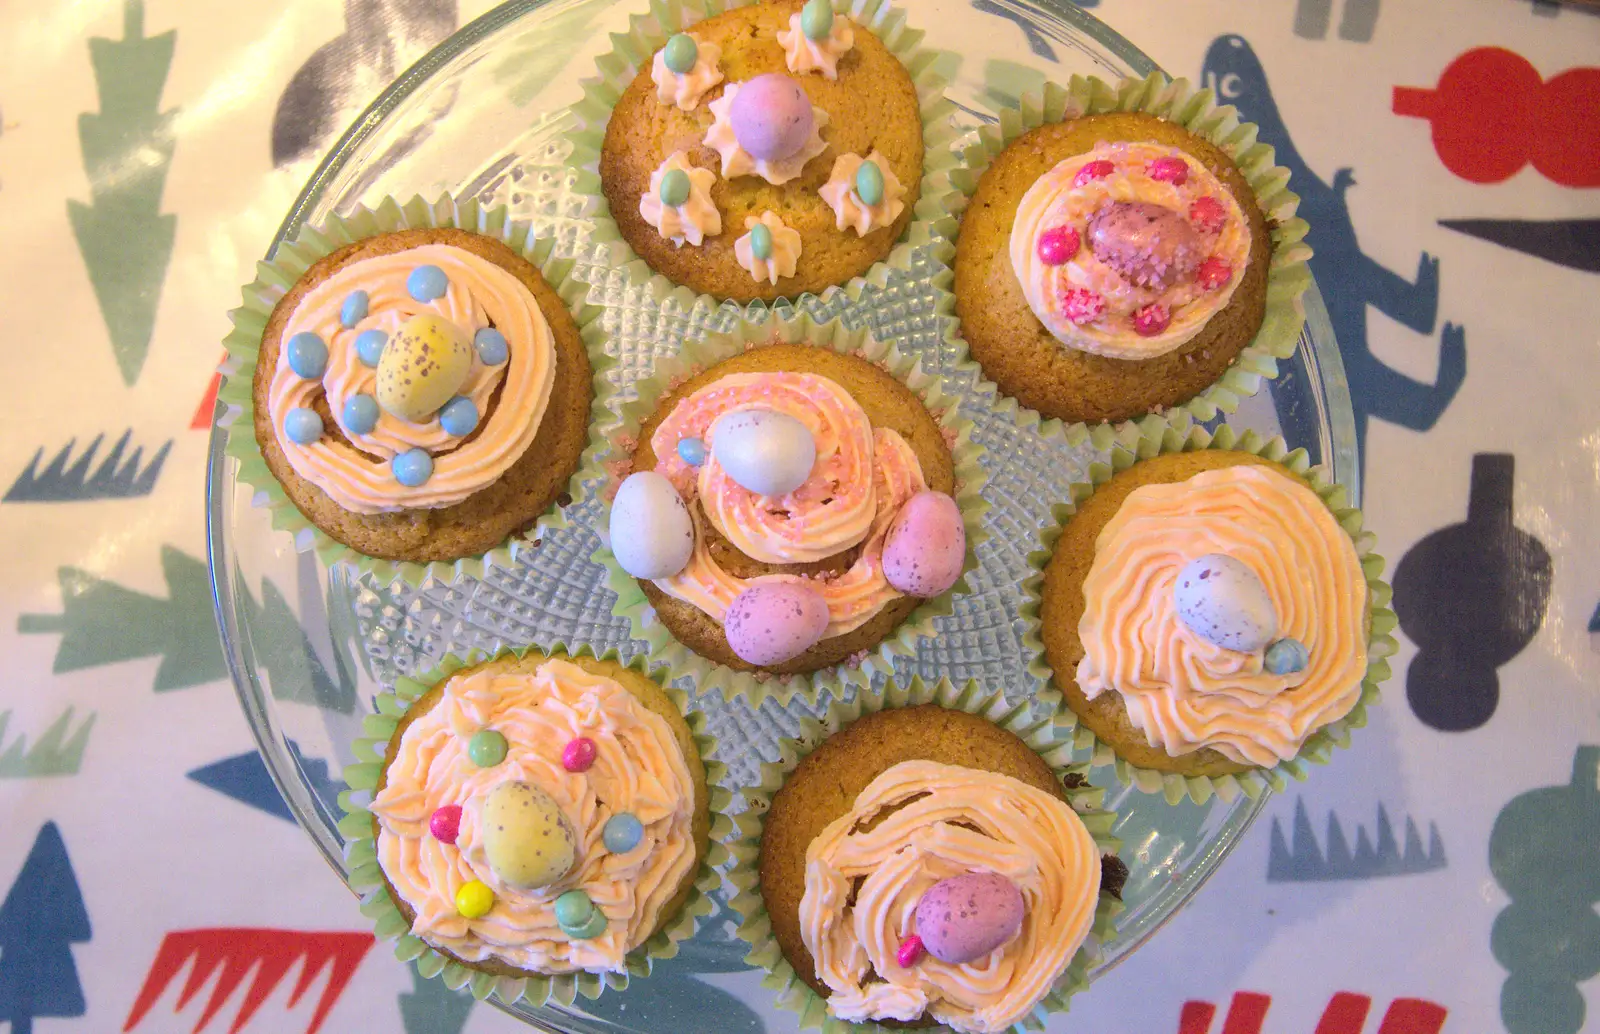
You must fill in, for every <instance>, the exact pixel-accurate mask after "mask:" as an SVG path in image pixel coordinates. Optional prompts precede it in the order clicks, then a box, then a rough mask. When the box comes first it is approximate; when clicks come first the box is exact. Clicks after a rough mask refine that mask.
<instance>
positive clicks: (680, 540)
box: [611, 470, 694, 578]
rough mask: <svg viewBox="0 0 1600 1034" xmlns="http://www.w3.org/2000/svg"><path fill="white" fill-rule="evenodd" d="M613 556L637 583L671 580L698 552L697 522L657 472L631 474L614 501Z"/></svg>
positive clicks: (664, 478)
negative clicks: (695, 551)
mask: <svg viewBox="0 0 1600 1034" xmlns="http://www.w3.org/2000/svg"><path fill="white" fill-rule="evenodd" d="M611 552H612V553H613V554H615V556H616V558H617V563H619V564H621V565H622V569H623V570H624V571H626V572H628V573H629V574H630V575H632V576H633V577H635V578H666V577H668V576H670V575H675V574H677V573H678V572H679V571H681V570H683V565H685V564H687V563H688V562H689V556H690V554H692V553H693V552H694V522H693V521H691V520H690V519H689V510H688V508H687V507H685V506H684V505H683V497H682V496H680V495H678V490H677V489H676V488H673V487H672V482H671V481H668V480H667V479H666V477H665V476H663V475H661V474H657V473H656V472H655V471H653V470H641V471H638V472H637V473H634V474H629V475H628V477H627V479H626V480H624V481H623V482H622V485H621V487H619V488H618V489H617V497H616V498H615V499H613V500H612V501H611Z"/></svg>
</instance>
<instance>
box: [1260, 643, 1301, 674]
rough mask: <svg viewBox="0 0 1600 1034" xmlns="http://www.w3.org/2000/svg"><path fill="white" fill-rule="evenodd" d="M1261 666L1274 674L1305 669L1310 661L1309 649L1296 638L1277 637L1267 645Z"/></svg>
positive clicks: (1290, 672) (1291, 672) (1292, 672)
mask: <svg viewBox="0 0 1600 1034" xmlns="http://www.w3.org/2000/svg"><path fill="white" fill-rule="evenodd" d="M1261 662H1262V667H1264V668H1266V669H1267V670H1268V671H1269V672H1271V673H1272V674H1274V675H1292V674H1294V673H1295V672H1297V671H1305V670H1306V665H1308V664H1310V663H1311V651H1310V650H1307V649H1306V644H1305V643H1302V642H1301V641H1300V640H1298V639H1279V640H1277V641H1276V642H1274V643H1272V644H1271V645H1269V646H1268V647H1267V652H1266V654H1265V655H1263V657H1262V659H1261Z"/></svg>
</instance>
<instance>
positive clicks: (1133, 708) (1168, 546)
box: [1077, 465, 1367, 766]
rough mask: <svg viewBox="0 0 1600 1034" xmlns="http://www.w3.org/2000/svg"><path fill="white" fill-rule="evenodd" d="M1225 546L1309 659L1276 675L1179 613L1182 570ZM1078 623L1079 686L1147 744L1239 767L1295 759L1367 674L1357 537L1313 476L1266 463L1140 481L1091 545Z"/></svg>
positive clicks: (1345, 710)
mask: <svg viewBox="0 0 1600 1034" xmlns="http://www.w3.org/2000/svg"><path fill="white" fill-rule="evenodd" d="M1207 553H1224V554H1227V555H1228V556H1231V557H1233V558H1234V559H1235V560H1238V561H1240V562H1241V563H1243V564H1245V565H1246V566H1247V567H1249V568H1250V570H1251V571H1253V572H1255V574H1256V575H1257V576H1258V577H1259V578H1260V579H1261V582H1262V584H1263V585H1264V586H1265V587H1266V590H1267V595H1268V596H1269V597H1270V598H1271V600H1272V604H1273V608H1274V610H1275V611H1276V612H1277V617H1278V633H1277V634H1278V636H1279V637H1280V638H1293V639H1298V640H1300V642H1302V643H1304V644H1305V646H1306V648H1307V649H1308V650H1309V651H1310V653H1311V661H1310V664H1309V666H1308V667H1307V668H1306V669H1305V670H1304V671H1301V672H1297V673H1295V674H1292V675H1273V674H1272V673H1271V672H1268V671H1267V670H1266V669H1265V668H1264V667H1263V661H1262V653H1261V651H1256V652H1254V653H1242V652H1239V651H1236V650H1229V649H1225V648H1223V647H1220V646H1216V645H1214V644H1212V643H1210V642H1207V641H1206V640H1204V639H1202V638H1200V637H1199V636H1198V635H1196V634H1195V633H1194V632H1193V631H1192V630H1190V628H1189V627H1188V626H1187V625H1185V624H1184V622H1183V621H1182V619H1180V618H1179V617H1178V615H1177V611H1176V604H1175V603H1174V601H1173V583H1174V582H1175V581H1176V580H1177V577H1178V573H1179V572H1180V571H1182V570H1183V568H1184V565H1186V564H1187V563H1188V562H1189V561H1191V560H1193V559H1195V558H1196V557H1200V556H1204V555H1206V554H1207ZM1083 593H1084V599H1085V600H1086V601H1087V606H1086V607H1085V609H1084V612H1083V617H1082V618H1081V619H1080V620H1079V622H1078V637H1079V639H1080V640H1081V641H1082V643H1083V649H1084V655H1083V660H1081V661H1080V662H1079V663H1078V672H1077V676H1078V685H1079V686H1080V687H1081V688H1082V689H1083V692H1084V695H1085V696H1087V697H1088V698H1089V699H1091V700H1093V699H1094V698H1095V697H1097V696H1099V695H1100V694H1102V693H1107V692H1116V693H1118V694H1120V695H1121V697H1122V701H1123V703H1124V704H1125V705H1126V706H1127V711H1128V718H1129V719H1130V720H1131V721H1132V722H1133V724H1134V725H1135V726H1137V727H1138V728H1139V729H1141V730H1143V731H1144V734H1145V737H1146V739H1147V740H1148V741H1149V743H1150V745H1151V746H1159V747H1162V748H1163V749H1165V750H1166V752H1167V753H1168V754H1169V755H1171V756H1173V757H1177V756H1178V755H1180V754H1187V753H1189V752H1191V751H1194V750H1198V749H1199V748H1201V747H1211V748H1214V749H1215V750H1217V751H1219V752H1221V753H1222V754H1223V755H1224V756H1226V757H1228V758H1229V759H1231V760H1233V761H1235V762H1238V763H1239V764H1244V765H1261V766H1271V765H1275V764H1277V763H1278V762H1280V761H1286V760H1288V759H1289V758H1292V757H1294V756H1295V755H1296V754H1297V753H1299V751H1300V747H1301V745H1302V744H1304V743H1305V740H1306V737H1308V736H1310V735H1311V734H1312V733H1313V732H1315V731H1316V730H1317V729H1320V728H1322V727H1323V726H1325V725H1327V724H1328V723H1329V722H1333V721H1337V720H1338V719H1340V718H1343V717H1344V716H1345V715H1347V714H1349V713H1350V709H1351V708H1353V707H1354V706H1355V704H1356V701H1357V700H1358V699H1360V696H1361V680H1362V679H1363V678H1364V677H1365V676H1366V671H1367V635H1366V620H1367V617H1366V613H1367V612H1366V606H1367V583H1366V576H1365V575H1364V574H1363V572H1362V570H1361V560H1360V558H1359V557H1358V556H1357V555H1356V550H1355V546H1354V544H1353V543H1351V541H1350V537H1349V536H1348V535H1346V534H1345V532H1344V530H1343V529H1342V528H1340V527H1339V522H1338V520H1337V519H1336V518H1335V517H1334V515H1333V512H1332V511H1331V510H1329V509H1328V507H1327V506H1325V505H1324V504H1323V502H1322V500H1321V499H1319V498H1318V497H1317V494H1316V493H1315V492H1313V491H1312V490H1311V489H1310V488H1307V487H1306V486H1305V485H1304V484H1302V483H1300V482H1299V481H1297V480H1295V479H1294V478H1292V477H1289V476H1288V475H1286V474H1282V473H1279V472H1278V471H1276V470H1273V469H1272V468H1270V467H1264V466H1259V465H1250V466H1232V467H1224V468H1222V469H1220V470H1208V471H1204V472H1202V473H1199V474H1196V475H1194V476H1193V477H1191V478H1189V479H1188V480H1187V481H1182V482H1177V483H1174V484H1153V485H1144V486H1141V487H1140V488H1138V489H1135V490H1134V491H1133V492H1132V493H1130V494H1129V496H1128V498H1127V499H1126V500H1124V502H1123V504H1122V507H1121V508H1120V509H1119V510H1118V511H1117V513H1116V515H1115V516H1114V517H1113V518H1112V519H1111V520H1110V522H1108V523H1107V524H1106V526H1105V527H1104V528H1103V529H1101V531H1100V534H1099V536H1098V537H1097V538H1096V539H1095V553H1094V563H1093V564H1092V565H1091V566H1090V568H1089V574H1088V576H1087V577H1086V578H1085V579H1084V583H1083Z"/></svg>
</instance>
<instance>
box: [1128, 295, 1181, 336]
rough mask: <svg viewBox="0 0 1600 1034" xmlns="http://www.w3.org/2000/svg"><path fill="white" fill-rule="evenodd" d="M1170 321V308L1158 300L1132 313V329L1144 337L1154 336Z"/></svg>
mask: <svg viewBox="0 0 1600 1034" xmlns="http://www.w3.org/2000/svg"><path fill="white" fill-rule="evenodd" d="M1171 322H1172V310H1170V309H1168V308H1167V307H1166V306H1165V305H1162V304H1161V303H1160V302H1151V303H1150V304H1149V305H1146V306H1145V307H1144V308H1142V309H1140V310H1138V311H1137V312H1135V313H1134V314H1133V329H1134V330H1137V331H1138V332H1139V333H1140V334H1141V335H1142V336H1144V337H1154V336H1155V335H1157V334H1159V333H1161V332H1162V331H1163V330H1166V329H1167V324H1169V323H1171Z"/></svg>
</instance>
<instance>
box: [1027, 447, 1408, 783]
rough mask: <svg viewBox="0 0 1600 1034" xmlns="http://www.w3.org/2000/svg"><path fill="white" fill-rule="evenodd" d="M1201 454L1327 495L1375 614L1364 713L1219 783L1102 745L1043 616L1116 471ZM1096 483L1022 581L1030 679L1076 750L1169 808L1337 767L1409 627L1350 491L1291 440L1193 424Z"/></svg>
mask: <svg viewBox="0 0 1600 1034" xmlns="http://www.w3.org/2000/svg"><path fill="white" fill-rule="evenodd" d="M1201 449H1231V450H1234V451H1237V452H1247V453H1250V454H1251V455H1254V456H1261V457H1263V458H1265V459H1269V460H1271V461H1273V462H1274V463H1277V464H1279V465H1281V466H1283V467H1284V468H1286V469H1287V470H1289V471H1290V472H1291V473H1294V474H1298V475H1300V476H1301V477H1303V478H1305V479H1307V480H1308V481H1309V482H1310V484H1311V487H1312V488H1313V489H1315V490H1316V493H1317V495H1318V496H1320V497H1321V498H1322V501H1323V502H1324V503H1326V504H1327V506H1328V509H1330V510H1332V511H1333V514H1334V516H1335V517H1336V518H1338V521H1339V526H1340V527H1341V528H1343V529H1344V530H1345V533H1346V534H1348V535H1349V536H1350V541H1351V542H1352V543H1354V544H1355V548H1356V556H1358V557H1359V558H1360V560H1361V570H1362V572H1363V573H1364V574H1365V575H1366V579H1367V606H1368V611H1369V614H1368V633H1367V674H1366V677H1365V678H1364V679H1363V680H1362V682H1361V696H1360V698H1359V699H1357V700H1356V704H1355V707H1354V708H1352V709H1351V711H1350V713H1349V714H1347V715H1345V716H1344V717H1343V718H1340V719H1339V720H1337V721H1335V722H1331V723H1329V724H1328V725H1325V726H1323V727H1322V728H1321V729H1318V730H1317V731H1316V732H1315V733H1313V734H1312V735H1311V736H1310V737H1308V738H1307V739H1306V742H1305V744H1304V745H1303V746H1301V748H1300V753H1299V754H1297V755H1295V756H1294V757H1293V758H1291V759H1289V760H1288V761H1283V762H1280V763H1278V764H1277V765H1275V766H1273V767H1272V768H1255V769H1251V770H1250V771H1247V772H1241V773H1239V774H1238V775H1227V776H1215V777H1212V776H1182V775H1178V774H1176V773H1173V772H1158V771H1156V770H1154V769H1149V768H1140V767H1138V766H1137V765H1134V764H1131V763H1130V762H1128V761H1126V760H1124V759H1123V758H1122V757H1120V756H1118V755H1117V754H1116V753H1115V752H1114V751H1113V750H1112V748H1111V746H1110V744H1108V743H1105V742H1104V741H1102V740H1101V739H1100V738H1099V737H1098V736H1096V735H1095V734H1094V731H1093V730H1092V729H1090V728H1089V727H1088V726H1087V725H1084V724H1082V723H1081V722H1079V721H1078V718H1077V715H1075V714H1074V713H1073V711H1072V709H1071V708H1069V707H1068V706H1067V704H1066V700H1065V698H1064V697H1063V696H1062V694H1061V691H1060V690H1059V689H1057V688H1056V686H1055V682H1054V678H1055V672H1054V670H1053V669H1052V668H1051V667H1050V664H1049V662H1048V660H1047V659H1046V657H1045V651H1044V639H1043V637H1042V634H1041V628H1042V625H1041V623H1040V620H1039V608H1040V603H1041V589H1042V586H1043V584H1044V569H1045V566H1046V565H1047V564H1048V563H1049V562H1050V557H1051V556H1052V555H1053V554H1054V552H1055V546H1056V542H1057V541H1058V540H1059V539H1060V538H1061V531H1062V527H1063V526H1064V525H1065V524H1066V523H1067V521H1069V520H1071V519H1072V515H1073V514H1074V513H1076V512H1077V504H1079V503H1081V502H1083V501H1084V500H1085V499H1087V498H1089V496H1091V495H1093V494H1094V490H1095V488H1096V487H1097V486H1099V485H1103V484H1105V483H1106V482H1107V481H1109V480H1111V477H1112V476H1113V475H1114V474H1117V473H1119V472H1121V471H1124V470H1127V469H1128V468H1129V467H1131V466H1133V465H1134V464H1135V463H1137V462H1138V461H1139V460H1142V459H1149V458H1150V457H1152V456H1158V455H1161V454H1163V453H1175V452H1197V451H1199V450H1201ZM1089 479H1090V482H1091V483H1090V484H1087V485H1085V484H1075V485H1073V486H1072V500H1071V501H1070V502H1065V503H1057V504H1056V505H1055V506H1053V507H1051V511H1050V513H1051V520H1050V522H1049V523H1048V524H1046V525H1045V527H1043V528H1042V529H1040V532H1039V549H1038V550H1036V551H1035V552H1032V553H1029V554H1028V566H1029V567H1031V568H1033V572H1034V573H1033V574H1031V575H1029V576H1028V578H1027V579H1026V580H1025V581H1024V582H1023V583H1022V597H1023V603H1022V610H1021V614H1022V618H1023V620H1024V621H1025V622H1026V623H1027V628H1026V631H1025V632H1024V633H1023V637H1022V643H1023V646H1024V647H1025V648H1026V649H1027V650H1028V651H1029V653H1030V659H1029V662H1028V673H1029V674H1031V675H1034V676H1035V677H1037V678H1039V679H1040V680H1041V681H1043V682H1044V684H1045V689H1044V690H1043V691H1042V692H1041V694H1040V697H1041V699H1043V700H1046V701H1047V702H1048V703H1050V704H1051V705H1052V706H1054V707H1056V708H1058V709H1059V710H1060V720H1061V724H1062V726H1063V728H1065V729H1068V730H1071V733H1070V735H1071V737H1072V742H1073V745H1074V746H1075V747H1077V748H1078V749H1079V750H1084V751H1089V752H1090V755H1091V756H1090V764H1092V765H1095V766H1102V765H1111V764H1114V765H1115V766H1116V774H1117V778H1118V779H1119V780H1121V781H1122V782H1124V783H1128V784H1130V785H1132V786H1134V787H1136V788H1138V789H1139V790H1141V791H1143V792H1145V793H1152V794H1154V793H1159V794H1161V795H1162V796H1163V797H1165V798H1166V800H1167V803H1168V804H1177V803H1178V802H1179V801H1181V800H1183V799H1184V798H1185V797H1188V798H1189V799H1190V800H1192V801H1194V802H1195V803H1196V804H1204V803H1206V801H1208V800H1210V799H1211V797H1212V796H1213V795H1215V796H1217V797H1220V798H1222V800H1223V801H1224V802H1229V801H1233V800H1235V799H1236V798H1237V797H1238V796H1239V795H1240V794H1244V795H1245V796H1246V797H1249V798H1251V799H1254V798H1257V797H1260V796H1261V795H1262V794H1264V793H1266V792H1267V790H1268V789H1269V788H1270V789H1272V790H1282V789H1284V788H1285V787H1286V786H1288V784H1289V780H1290V779H1295V780H1299V781H1304V780H1305V779H1306V777H1307V775H1308V774H1309V766H1310V765H1312V764H1318V765H1325V764H1327V763H1328V760H1329V756H1330V755H1331V754H1332V752H1333V749H1334V748H1335V747H1346V746H1349V744H1350V730H1352V729H1359V728H1362V727H1363V726H1365V725H1366V724H1367V708H1369V707H1371V706H1373V705H1374V704H1376V703H1377V702H1378V686H1379V684H1380V683H1382V682H1383V681H1384V680H1385V679H1387V678H1388V677H1389V662H1388V660H1387V659H1386V658H1388V657H1390V656H1392V655H1393V654H1394V652H1395V649H1396V648H1397V644H1396V642H1395V639H1394V637H1393V636H1392V635H1390V634H1389V633H1391V632H1393V631H1394V629H1395V627H1396V626H1397V625H1398V624H1399V622H1398V620H1397V619H1396V617H1395V614H1394V611H1393V610H1391V609H1390V608H1389V601H1390V598H1391V597H1392V596H1393V592H1392V591H1391V590H1390V588H1389V585H1388V583H1386V582H1385V581H1384V580H1383V577H1382V575H1383V557H1381V556H1379V555H1378V554H1377V553H1375V552H1374V551H1373V549H1374V547H1375V545H1376V542H1377V540H1376V539H1375V537H1374V536H1373V535H1372V533H1371V532H1368V531H1364V530H1363V529H1362V524H1361V520H1362V519H1361V511H1360V510H1357V509H1355V508H1354V507H1351V506H1350V505H1349V500H1348V498H1347V496H1346V494H1345V489H1344V486H1343V485H1338V484H1334V483H1333V482H1331V481H1329V480H1328V476H1327V473H1326V472H1325V471H1324V470H1323V469H1322V468H1320V467H1313V466H1312V465H1311V460H1310V457H1309V456H1308V455H1307V454H1306V451H1305V450H1304V449H1295V450H1294V451H1293V452H1291V451H1290V450H1289V446H1288V444H1287V443H1285V442H1284V440H1283V439H1282V438H1277V437H1274V438H1265V437H1263V436H1261V435H1260V434H1257V433H1256V432H1255V431H1245V432H1244V433H1243V434H1238V433H1236V432H1235V431H1234V429H1233V428H1232V427H1229V426H1227V425H1224V426H1222V427H1221V428H1219V429H1218V430H1217V431H1216V433H1215V434H1210V433H1207V431H1206V430H1205V429H1204V428H1202V427H1193V428H1190V429H1188V431H1187V432H1184V431H1181V430H1178V429H1177V428H1167V429H1166V430H1165V431H1162V432H1160V433H1148V434H1144V435H1141V436H1140V437H1139V439H1138V440H1137V442H1135V443H1134V444H1133V446H1132V447H1131V448H1128V447H1119V448H1117V449H1114V450H1113V451H1112V453H1111V462H1110V463H1109V464H1108V463H1094V464H1091V465H1090V467H1089Z"/></svg>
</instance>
